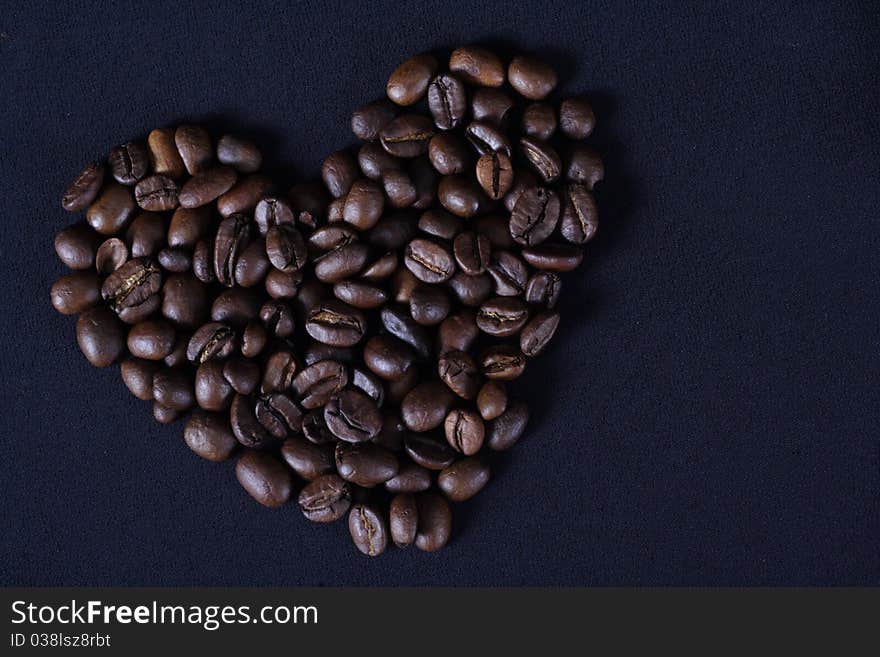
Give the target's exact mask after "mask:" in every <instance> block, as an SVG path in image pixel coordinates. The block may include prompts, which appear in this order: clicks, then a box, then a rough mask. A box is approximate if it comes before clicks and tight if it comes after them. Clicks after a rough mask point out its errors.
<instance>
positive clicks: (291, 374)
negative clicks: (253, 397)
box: [260, 348, 300, 394]
mask: <svg viewBox="0 0 880 657" xmlns="http://www.w3.org/2000/svg"><path fill="white" fill-rule="evenodd" d="M299 371H300V364H299V359H298V358H297V356H296V354H294V353H293V351H292V350H291V349H285V348H281V349H278V350H277V351H274V352H273V353H272V354H271V355H270V356H269V357H268V358H267V359H266V363H265V366H264V367H263V381H262V384H261V386H260V389H261V390H262V392H263V393H264V394H268V393H270V392H278V391H285V390H287V389H288V388H290V386H291V385H292V384H293V380H294V378H295V377H296V375H297V374H299Z"/></svg>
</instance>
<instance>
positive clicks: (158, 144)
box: [147, 128, 186, 178]
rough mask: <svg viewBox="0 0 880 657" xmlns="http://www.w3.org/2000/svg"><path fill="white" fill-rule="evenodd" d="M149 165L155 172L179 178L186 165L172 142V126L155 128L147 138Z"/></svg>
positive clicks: (183, 172)
mask: <svg viewBox="0 0 880 657" xmlns="http://www.w3.org/2000/svg"><path fill="white" fill-rule="evenodd" d="M147 151H148V154H149V156H150V166H151V167H152V169H153V171H155V172H156V173H157V174H160V175H163V176H168V177H169V178H181V177H183V175H184V174H185V173H186V167H185V166H184V164H183V160H182V159H181V157H180V153H179V152H178V151H177V145H176V144H175V143H174V128H156V129H155V130H153V131H152V132H151V133H150V136H149V137H148V138H147Z"/></svg>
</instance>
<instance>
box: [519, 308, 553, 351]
mask: <svg viewBox="0 0 880 657" xmlns="http://www.w3.org/2000/svg"><path fill="white" fill-rule="evenodd" d="M558 326H559V313H554V312H541V313H538V314H537V315H535V316H534V317H533V318H532V319H531V320H530V321H529V323H528V324H526V325H525V326H524V327H523V330H522V333H520V336H519V348H520V349H521V350H522V352H523V353H524V354H525V355H526V356H537V355H538V354H539V353H541V352H542V351H543V350H544V348H545V347H546V346H547V343H549V342H550V340H551V339H552V338H553V335H554V334H555V333H556V328H557V327H558Z"/></svg>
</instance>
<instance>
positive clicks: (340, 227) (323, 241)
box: [309, 223, 360, 259]
mask: <svg viewBox="0 0 880 657" xmlns="http://www.w3.org/2000/svg"><path fill="white" fill-rule="evenodd" d="M358 239H360V234H359V233H358V231H357V230H355V229H354V228H352V227H351V226H349V225H348V224H341V223H340V224H332V225H329V226H322V227H321V228H319V229H318V230H316V231H315V232H313V233H312V234H311V235H310V236H309V245H310V246H311V247H312V248H313V249H314V250H315V251H316V252H321V251H334V250H336V249H341V248H342V247H344V246H348V245H349V244H352V243H354V242H357V241H358ZM318 259H320V257H319V258H318Z"/></svg>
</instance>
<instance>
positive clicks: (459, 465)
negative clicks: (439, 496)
mask: <svg viewBox="0 0 880 657" xmlns="http://www.w3.org/2000/svg"><path fill="white" fill-rule="evenodd" d="M489 475H490V471H489V466H488V465H486V464H485V463H483V462H482V461H480V459H478V458H477V457H474V456H472V457H470V458H466V459H461V460H460V461H456V462H455V463H453V464H452V465H450V466H449V467H447V468H444V469H443V471H442V472H441V473H440V474H439V475H437V487H438V488H439V489H440V490H441V491H443V494H444V495H446V497H448V498H449V499H450V500H451V501H453V502H464V501H465V500H469V499H470V498H472V497H473V496H474V495H476V494H477V493H479V492H480V491H481V490H483V488H484V487H485V486H486V484H487V483H489Z"/></svg>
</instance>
